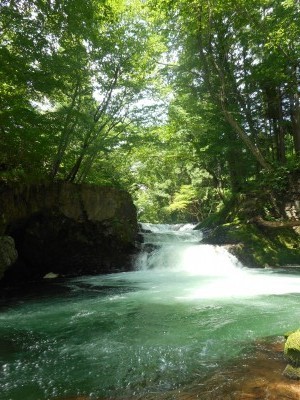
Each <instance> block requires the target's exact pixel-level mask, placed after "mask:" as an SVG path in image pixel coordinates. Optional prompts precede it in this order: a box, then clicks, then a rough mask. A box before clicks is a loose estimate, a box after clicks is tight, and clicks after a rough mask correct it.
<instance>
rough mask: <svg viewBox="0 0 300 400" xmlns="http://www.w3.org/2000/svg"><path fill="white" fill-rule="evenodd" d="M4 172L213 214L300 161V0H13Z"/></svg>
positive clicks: (5, 55)
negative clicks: (112, 189)
mask: <svg viewBox="0 0 300 400" xmlns="http://www.w3.org/2000/svg"><path fill="white" fill-rule="evenodd" d="M0 4H1V47H0V58H1V66H2V68H1V81H0V85H1V89H0V90H1V109H0V110H1V111H0V112H1V114H0V115H1V117H0V141H1V150H0V180H1V181H2V182H19V181H20V182H29V183H30V182H41V181H56V180H64V181H69V182H75V183H82V182H87V183H94V184H100V185H113V186H118V187H120V188H123V189H125V190H128V191H129V192H130V193H131V194H132V195H133V197H134V199H135V202H136V204H137V206H138V210H139V214H140V219H141V220H144V221H152V222H162V221H164V222H166V221H174V222H175V221H176V222H177V221H186V220H190V221H201V220H203V219H204V218H206V217H207V216H209V215H211V214H212V213H215V212H216V211H218V210H220V209H221V208H222V207H223V206H224V205H226V204H227V203H228V202H229V201H230V199H232V197H233V196H235V195H236V194H238V193H247V192H249V191H255V190H256V191H259V190H262V188H263V189H264V190H266V188H269V189H270V190H273V189H280V190H284V187H285V185H286V182H287V180H288V176H291V175H292V174H293V173H294V172H298V173H299V170H300V161H299V160H300V2H299V1H298V0H285V1H279V0H275V1H274V0H272V1H271V0H247V1H244V0H234V1H233V0H222V1H221V0H210V1H202V0H189V1H188V0H148V1H146V0H128V1H125V0H101V1H97V0H86V1H84V2H83V1H81V0H62V1H61V0H60V1H58V0H31V1H29V0H18V1H14V0H11V1H9V0H0Z"/></svg>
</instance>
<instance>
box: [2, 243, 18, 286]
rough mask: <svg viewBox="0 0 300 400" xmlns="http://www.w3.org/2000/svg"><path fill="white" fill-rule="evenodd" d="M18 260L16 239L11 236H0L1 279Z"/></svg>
mask: <svg viewBox="0 0 300 400" xmlns="http://www.w3.org/2000/svg"><path fill="white" fill-rule="evenodd" d="M17 258H18V253H17V250H16V248H15V242H14V239H13V238H12V237H10V236H0V279H1V277H2V276H3V274H4V272H5V271H6V270H7V268H9V267H10V266H11V265H12V264H13V263H14V262H16V260H17Z"/></svg>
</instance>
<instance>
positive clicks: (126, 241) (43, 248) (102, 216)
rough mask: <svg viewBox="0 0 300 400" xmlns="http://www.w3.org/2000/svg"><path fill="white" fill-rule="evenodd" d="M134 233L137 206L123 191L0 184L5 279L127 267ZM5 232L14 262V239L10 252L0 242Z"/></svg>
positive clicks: (0, 223) (66, 185) (123, 268)
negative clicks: (0, 185)
mask: <svg viewBox="0 0 300 400" xmlns="http://www.w3.org/2000/svg"><path fill="white" fill-rule="evenodd" d="M136 233H137V217H136V209H135V206H134V205H133V203H132V200H131V197H130V195H129V194H128V193H126V192H125V191H121V190H118V189H115V188H112V187H97V186H92V185H76V184H71V183H63V182H60V183H55V184H43V185H32V186H20V185H19V186H2V187H0V236H2V242H1V241H0V246H2V250H3V251H2V252H4V253H5V254H6V255H7V257H6V261H5V262H2V264H1V260H0V277H1V275H3V272H4V270H5V269H6V272H5V274H4V281H9V282H10V281H18V280H22V279H25V280H26V279H37V278H41V277H43V276H44V275H45V274H46V273H48V272H53V273H57V274H61V275H73V276H74V275H80V274H91V273H106V272H114V271H118V270H127V269H129V268H130V256H131V254H132V252H133V250H134V240H135V237H136ZM7 236H9V237H12V238H13V240H14V242H15V247H16V251H17V253H18V260H17V262H14V261H15V258H16V255H13V254H14V253H13V248H14V247H13V243H9V244H10V250H9V251H10V253H9V251H8V250H5V248H4V246H3V245H2V244H1V243H4V242H5V243H6V244H7V240H8V239H4V238H5V237H7ZM9 240H10V239H9ZM6 247H7V246H6ZM9 254H11V256H9ZM8 256H9V257H8ZM2 258H3V257H2ZM10 264H12V266H10ZM1 265H2V267H1ZM1 268H2V271H1Z"/></svg>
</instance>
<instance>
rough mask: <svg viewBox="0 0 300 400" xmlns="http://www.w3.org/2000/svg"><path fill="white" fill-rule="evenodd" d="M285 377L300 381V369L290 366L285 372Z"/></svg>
mask: <svg viewBox="0 0 300 400" xmlns="http://www.w3.org/2000/svg"><path fill="white" fill-rule="evenodd" d="M283 375H284V376H286V377H287V378H290V379H300V367H294V366H293V365H290V364H288V365H287V366H286V368H285V370H284V371H283Z"/></svg>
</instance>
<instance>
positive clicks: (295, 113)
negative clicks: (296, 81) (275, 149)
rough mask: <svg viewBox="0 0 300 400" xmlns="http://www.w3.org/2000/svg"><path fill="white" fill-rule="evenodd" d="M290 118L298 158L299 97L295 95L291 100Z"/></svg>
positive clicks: (299, 147) (297, 94) (299, 135)
mask: <svg viewBox="0 0 300 400" xmlns="http://www.w3.org/2000/svg"><path fill="white" fill-rule="evenodd" d="M291 118H292V127H293V140H294V149H295V153H296V154H297V155H298V156H299V157H300V96H299V93H295V95H294V98H293V100H292V108H291Z"/></svg>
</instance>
